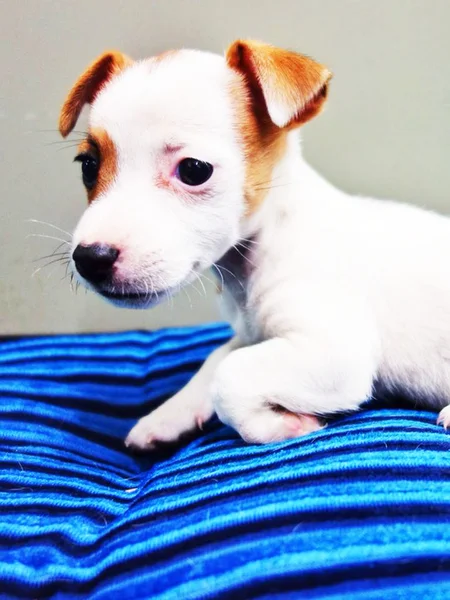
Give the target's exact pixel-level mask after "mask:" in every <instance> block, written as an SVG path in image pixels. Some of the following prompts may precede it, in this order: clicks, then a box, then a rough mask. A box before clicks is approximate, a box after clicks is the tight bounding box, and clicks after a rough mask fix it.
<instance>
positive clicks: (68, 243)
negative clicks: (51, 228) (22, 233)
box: [25, 233, 70, 246]
mask: <svg viewBox="0 0 450 600" xmlns="http://www.w3.org/2000/svg"><path fill="white" fill-rule="evenodd" d="M30 237H40V238H46V239H48V240H56V241H57V242H61V243H62V244H67V245H68V246H70V242H69V240H63V239H62V238H59V237H55V236H53V235H45V234H43V233H29V234H28V235H27V236H26V237H25V239H28V238H30Z"/></svg>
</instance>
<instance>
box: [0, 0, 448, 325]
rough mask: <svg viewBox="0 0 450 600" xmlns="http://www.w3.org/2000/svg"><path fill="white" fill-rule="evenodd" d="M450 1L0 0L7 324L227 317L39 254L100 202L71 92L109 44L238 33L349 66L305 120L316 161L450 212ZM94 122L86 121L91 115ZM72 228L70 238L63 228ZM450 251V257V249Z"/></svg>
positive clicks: (3, 319) (147, 48)
mask: <svg viewBox="0 0 450 600" xmlns="http://www.w3.org/2000/svg"><path fill="white" fill-rule="evenodd" d="M449 23H450V2H449V1H448V0H376V1H375V0H371V1H370V0H365V1H357V0H276V1H274V0H227V1H219V0H197V1H195V0H189V1H188V0H159V1H157V0H123V1H120V0H76V1H75V0H60V1H57V0H15V1H14V2H7V1H6V0H1V1H0V28H1V36H0V82H1V83H0V86H1V87H0V139H1V146H2V147H1V159H0V198H1V209H2V210H1V215H0V234H1V235H0V334H9V333H11V334H16V333H37V332H72V331H96V330H117V329H126V328H156V327H163V326H168V325H179V324H188V323H198V322H201V321H208V320H213V319H216V318H217V316H218V315H217V312H216V308H215V298H214V293H212V290H210V292H211V293H209V294H208V296H207V297H206V298H205V297H204V296H203V292H202V291H201V290H200V288H199V286H197V289H189V290H188V291H187V293H181V294H180V295H179V297H178V298H177V299H176V301H175V303H174V305H173V307H172V306H169V305H167V306H163V307H158V308H156V309H154V310H151V311H144V312H143V311H129V310H123V309H116V308H114V307H111V306H108V305H107V304H106V303H105V302H104V301H102V300H101V299H100V298H97V297H95V296H94V295H93V294H86V293H85V292H84V291H80V292H79V293H78V294H77V295H75V294H74V293H72V292H71V290H70V286H69V284H68V281H67V279H62V277H63V276H64V269H63V268H62V267H61V266H58V265H50V266H49V267H46V268H44V269H42V270H41V271H39V272H37V273H35V275H34V276H33V277H32V274H33V271H34V270H35V269H36V268H38V267H39V264H40V263H36V262H34V261H35V260H36V259H37V258H38V257H40V256H44V255H46V254H49V253H50V252H52V251H53V249H54V248H55V247H56V245H57V244H58V242H57V241H56V240H51V239H47V238H39V237H29V235H30V234H35V233H40V234H44V235H49V236H52V235H53V236H57V237H59V233H58V231H56V230H52V229H51V228H50V227H47V226H45V225H38V224H33V223H29V222H27V221H26V220H27V219H39V220H42V221H48V222H50V223H53V224H55V225H57V226H59V227H61V228H63V229H66V230H67V231H71V230H72V228H73V226H74V225H75V223H76V221H77V219H78V217H79V216H80V214H81V213H82V211H83V209H84V207H85V197H84V192H83V189H82V186H81V183H80V177H79V168H78V167H77V165H73V164H72V158H73V155H74V151H75V150H74V148H68V147H66V146H65V145H63V144H60V143H58V142H59V137H58V134H57V131H56V123H57V118H58V111H59V108H60V105H61V103H62V101H63V99H64V96H65V95H66V93H67V91H68V89H69V88H70V86H71V84H72V83H73V81H74V80H75V79H76V78H77V76H78V75H79V74H80V73H81V72H82V71H83V70H84V68H85V67H86V65H87V64H88V63H89V62H91V61H92V60H93V58H95V57H96V55H97V54H100V53H101V52H103V51H104V50H105V49H108V48H118V49H120V50H122V51H124V52H126V53H128V54H130V55H131V56H133V57H135V58H143V57H146V56H149V55H152V54H154V53H159V52H161V51H163V50H165V49H168V48H173V47H181V46H184V47H195V48H200V49H207V50H212V51H217V52H223V51H224V50H225V48H226V47H227V45H228V44H229V43H230V42H231V41H232V40H234V39H235V38H238V37H244V38H245V37H251V38H258V39H261V40H263V41H267V42H271V43H273V44H277V45H280V46H285V47H290V48H292V49H296V50H298V51H301V52H304V53H306V54H309V55H311V56H313V57H315V58H317V59H318V60H320V61H321V62H323V63H325V64H327V65H328V66H329V67H330V68H331V70H332V71H333V72H334V80H333V83H332V87H331V93H330V97H329V103H328V108H327V110H326V112H325V113H324V114H323V115H322V116H321V117H319V119H317V120H316V121H314V122H313V123H311V124H308V125H307V126H306V127H305V128H304V131H303V140H304V141H303V147H304V153H305V156H306V158H307V159H308V160H309V161H310V163H312V164H313V165H314V166H315V167H316V168H317V169H318V170H320V171H321V172H322V173H323V174H324V175H325V176H326V177H327V178H328V179H329V180H331V181H332V182H333V183H335V184H336V185H338V186H341V187H342V188H344V189H345V190H348V191H350V192H354V193H358V194H369V195H374V196H379V197H383V198H390V197H394V198H397V199H399V200H401V201H406V202H413V203H417V204H420V205H422V206H426V207H429V208H435V209H438V210H440V211H442V212H447V211H448V197H449V193H448V190H449V188H450V168H449V144H450V141H449V140H450V135H449V133H450V132H449V129H450V76H449V68H448V64H449V59H450V35H449ZM78 128H79V129H82V128H83V123H81V125H79V127H78ZM62 237H65V236H64V235H62ZM449 260H450V257H449Z"/></svg>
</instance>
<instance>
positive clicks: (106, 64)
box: [59, 51, 132, 137]
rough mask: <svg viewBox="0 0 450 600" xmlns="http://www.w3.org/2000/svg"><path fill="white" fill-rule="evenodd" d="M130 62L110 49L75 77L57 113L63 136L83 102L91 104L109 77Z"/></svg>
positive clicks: (70, 127) (71, 126) (69, 128)
mask: <svg viewBox="0 0 450 600" xmlns="http://www.w3.org/2000/svg"><path fill="white" fill-rule="evenodd" d="M131 64H132V60H131V59H130V58H128V57H127V56H125V54H122V53H121V52H116V51H110V52H105V53H104V54H102V55H101V56H99V57H98V58H97V59H96V60H94V62H93V63H92V64H91V65H89V67H88V68H87V69H86V71H85V72H84V73H83V74H82V75H81V76H80V77H79V78H78V79H77V81H76V82H75V85H74V86H73V87H72V89H71V90H70V92H69V94H68V96H67V98H66V100H65V102H64V104H63V107H62V109H61V113H60V115H59V131H60V133H61V135H62V136H63V137H66V136H68V135H69V133H70V132H71V131H72V129H73V128H74V127H75V125H76V122H77V121H78V117H79V116H80V113H81V111H82V109H83V106H84V105H85V104H91V103H92V102H93V100H94V99H95V97H96V95H97V94H98V92H99V91H100V89H101V88H102V86H103V85H104V84H105V83H106V82H107V81H108V80H109V79H111V77H112V76H113V75H114V74H116V73H119V72H120V71H122V70H123V69H125V67H127V66H129V65H131Z"/></svg>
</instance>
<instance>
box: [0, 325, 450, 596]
mask: <svg viewBox="0 0 450 600" xmlns="http://www.w3.org/2000/svg"><path fill="white" fill-rule="evenodd" d="M229 336H230V330H229V328H228V326H226V325H207V326H202V327H198V328H197V327H196V328H186V329H169V330H163V331H159V332H155V333H151V332H150V333H149V332H124V333H118V334H100V335H79V336H57V337H40V338H28V339H23V340H10V341H4V342H1V343H0V418H1V424H2V425H1V427H2V430H1V438H0V463H1V464H0V466H1V469H0V515H1V516H0V598H5V599H8V598H9V599H12V598H38V597H39V598H40V597H54V598H61V599H66V598H76V597H79V598H82V597H90V598H95V599H106V598H108V599H110V598H120V599H122V598H124V599H127V598H129V599H135V598H143V599H145V598H149V599H152V600H153V599H155V600H162V599H166V600H172V599H174V600H185V599H200V598H202V599H205V598H223V599H227V598H232V599H233V600H238V599H243V600H248V599H251V598H266V599H271V600H272V599H277V598H280V599H281V598H283V599H285V598H293V599H296V598H311V599H313V598H324V599H329V600H344V599H346V600H347V599H349V598H351V599H352V600H353V599H355V600H362V599H367V600H374V599H378V598H383V599H385V598H386V599H388V600H389V599H390V598H400V599H405V600H413V599H414V598H420V599H421V600H427V599H430V600H431V599H433V600H443V599H444V598H445V599H447V598H450V531H449V525H450V469H449V457H450V454H449V451H450V443H449V441H450V438H449V436H448V435H447V434H446V433H445V432H444V431H443V430H442V429H441V428H440V427H438V426H437V425H436V415H435V414H433V413H431V412H427V411H423V410H422V411H417V410H407V409H405V408H404V405H403V404H399V407H397V408H396V407H395V406H391V407H381V406H380V405H377V404H372V406H370V405H369V406H368V407H367V410H364V411H361V412H360V413H357V414H353V415H349V416H345V417H340V418H338V419H335V420H333V421H332V422H330V424H329V426H328V427H327V428H326V429H324V430H322V431H320V432H318V433H315V434H311V435H308V436H306V437H304V438H301V439H298V440H290V441H287V442H283V443H281V444H276V445H271V446H247V445H246V444H244V443H243V442H242V441H241V440H240V439H239V437H238V436H237V435H236V433H235V432H233V431H231V430H230V429H229V428H227V427H224V426H222V425H221V424H220V423H218V421H217V420H213V421H212V422H211V423H210V424H209V425H208V426H207V427H206V428H205V431H204V432H202V434H201V435H198V436H196V437H195V438H194V439H192V440H191V441H189V442H185V443H183V444H182V445H179V446H177V447H175V448H171V449H162V450H161V451H159V452H157V453H154V454H149V455H137V454H133V453H130V452H129V451H128V450H127V449H126V448H125V447H124V444H123V438H124V436H125V434H126V432H127V431H128V430H129V429H130V427H131V426H132V425H133V423H134V422H135V420H136V419H137V418H138V417H139V416H141V415H143V414H145V413H146V412H148V411H149V410H151V409H152V408H154V407H156V406H158V404H159V403H160V402H162V401H163V399H164V398H166V397H168V396H169V395H170V394H173V393H174V392H175V391H177V390H178V389H179V388H180V387H182V385H184V384H185V383H186V382H187V381H188V380H189V378H190V377H191V376H192V373H193V371H194V370H196V369H197V368H198V366H199V365H200V364H201V362H202V361H203V360H204V359H205V358H206V356H207V355H208V354H209V353H210V352H211V350H212V349H213V348H214V347H216V346H217V345H219V344H221V343H223V342H224V341H226V340H227V339H228V338H229Z"/></svg>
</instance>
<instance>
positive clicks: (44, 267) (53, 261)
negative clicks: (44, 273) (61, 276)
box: [32, 258, 69, 277]
mask: <svg viewBox="0 0 450 600" xmlns="http://www.w3.org/2000/svg"><path fill="white" fill-rule="evenodd" d="M68 262H69V261H68V260H67V261H65V260H64V259H63V258H56V259H55V260H51V261H49V262H48V263H45V265H41V266H40V267H38V268H37V269H35V270H34V271H33V274H32V277H34V275H36V273H39V271H41V270H42V269H46V268H47V267H50V266H51V265H55V264H56V263H60V264H61V265H62V266H64V265H65V264H66V263H68Z"/></svg>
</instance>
